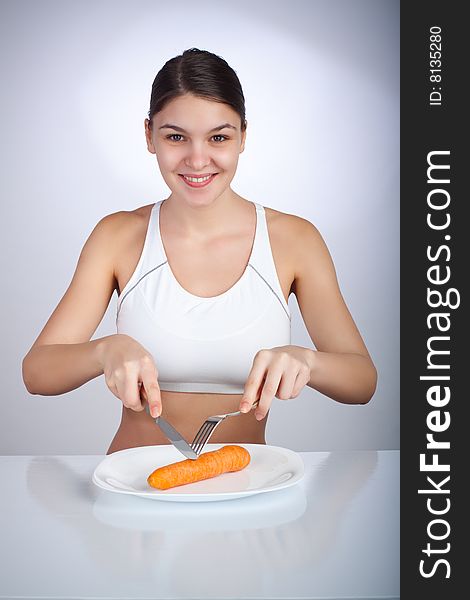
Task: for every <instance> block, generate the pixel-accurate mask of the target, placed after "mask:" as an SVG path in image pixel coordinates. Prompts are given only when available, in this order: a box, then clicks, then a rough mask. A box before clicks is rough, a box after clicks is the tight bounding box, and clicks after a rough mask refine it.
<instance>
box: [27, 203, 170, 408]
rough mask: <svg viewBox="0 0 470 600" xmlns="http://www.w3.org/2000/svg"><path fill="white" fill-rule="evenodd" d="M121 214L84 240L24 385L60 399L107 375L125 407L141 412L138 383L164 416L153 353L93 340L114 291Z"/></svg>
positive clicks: (113, 340)
mask: <svg viewBox="0 0 470 600" xmlns="http://www.w3.org/2000/svg"><path fill="white" fill-rule="evenodd" d="M128 223H129V221H128V220H126V217H125V215H123V213H115V214H113V215H108V216H107V217H105V218H104V219H102V220H101V221H100V222H99V223H98V224H97V226H96V227H95V229H94V230H93V232H92V233H91V235H90V237H89V238H88V240H87V241H86V243H85V245H84V247H83V250H82V252H81V254H80V258H79V261H78V264H77V268H76V271H75V273H74V276H73V278H72V281H71V283H70V286H69V287H68V289H67V291H66V293H65V294H64V296H63V298H62V299H61V301H60V302H59V304H58V306H57V307H56V309H55V310H54V312H53V313H52V315H51V317H50V318H49V320H48V321H47V323H46V325H45V326H44V328H43V330H42V331H41V333H40V335H39V336H38V338H37V339H36V341H35V342H34V344H33V346H32V347H31V349H30V350H29V352H28V354H27V355H26V356H25V357H24V359H23V380H24V383H25V386H26V388H27V390H28V391H29V392H30V393H31V394H41V395H43V396H48V395H58V394H63V393H65V392H69V391H70V390H73V389H75V388H78V387H80V386H81V385H83V384H84V383H86V382H87V381H89V380H90V379H93V378H95V377H97V376H99V375H102V374H104V375H105V378H106V384H107V385H108V387H109V389H110V390H111V391H112V392H113V394H114V395H115V396H116V397H117V398H119V399H120V400H121V401H122V402H123V404H124V406H126V407H128V408H132V409H134V410H137V411H139V410H143V408H144V407H143V405H142V402H141V394H140V389H139V382H142V384H143V385H144V390H145V391H146V392H147V397H148V401H149V405H150V407H151V410H152V414H155V410H156V411H157V414H160V412H161V399H160V390H159V387H158V382H157V375H158V374H157V370H156V367H155V365H154V363H153V359H152V357H151V356H150V355H149V353H148V352H147V351H146V350H145V349H144V348H143V347H142V346H141V345H140V344H139V343H138V342H137V341H136V340H134V339H132V338H130V337H129V336H127V335H118V334H115V335H110V336H106V337H102V338H99V339H96V340H92V341H90V338H91V336H92V335H93V333H94V332H95V331H96V328H97V327H98V325H99V323H100V322H101V320H102V318H103V315H104V313H105V312H106V309H107V307H108V304H109V301H110V299H111V296H112V294H113V292H114V290H115V289H116V285H117V284H116V277H115V265H116V255H117V248H118V247H119V244H118V243H117V240H118V239H119V232H120V231H121V229H122V228H123V227H126V224H127V225H128Z"/></svg>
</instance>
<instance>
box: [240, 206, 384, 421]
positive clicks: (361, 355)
mask: <svg viewBox="0 0 470 600" xmlns="http://www.w3.org/2000/svg"><path fill="white" fill-rule="evenodd" d="M282 232H283V233H282V244H283V246H284V248H285V254H286V255H288V257H289V259H288V261H287V262H288V263H289V264H291V265H292V269H291V272H292V273H293V283H292V286H291V291H293V292H294V293H295V295H296V297H297V301H298V304H299V307H300V311H301V313H302V317H303V319H304V322H305V325H306V327H307V330H308V332H309V334H310V337H311V339H312V342H313V344H314V345H315V347H316V349H315V350H314V349H313V348H304V347H301V346H294V345H289V346H280V347H276V348H266V349H262V350H260V351H259V352H258V353H257V354H256V356H255V358H254V360H253V366H252V368H251V371H250V373H249V375H248V377H247V381H246V384H245V389H244V393H243V397H242V399H241V401H240V410H241V411H242V412H248V411H249V410H251V407H252V405H253V403H254V402H255V401H256V400H258V399H259V406H258V407H257V409H256V411H255V416H256V418H257V419H263V418H264V417H265V416H266V414H267V413H268V411H269V407H270V405H271V403H272V400H273V398H274V397H277V398H279V399H280V400H288V399H290V398H296V397H297V396H298V395H299V394H300V392H301V390H302V389H303V388H304V386H306V385H308V386H310V387H311V388H314V389H315V390H318V391H319V392H321V393H322V394H325V395H326V396H329V397H330V398H332V399H333V400H336V401H337V402H343V403H346V404H365V403H367V402H368V401H369V400H370V399H371V397H372V396H373V394H374V391H375V387H376V383H377V372H376V370H375V367H374V364H373V362H372V360H371V358H370V356H369V353H368V351H367V348H366V346H365V344H364V342H363V340H362V338H361V335H360V333H359V331H358V329H357V327H356V325H355V323H354V321H353V319H352V317H351V314H350V313H349V310H348V308H347V306H346V304H345V302H344V300H343V297H342V295H341V292H340V290H339V286H338V281H337V279H336V273H335V269H334V266H333V261H332V260H331V257H330V254H329V252H328V249H327V247H326V244H325V242H324V241H323V239H322V237H321V236H320V234H319V232H318V231H317V229H316V228H315V227H314V226H313V225H312V224H311V223H310V222H309V221H307V220H306V219H302V218H300V217H295V216H292V215H289V216H287V218H286V220H285V221H284V223H283V229H282Z"/></svg>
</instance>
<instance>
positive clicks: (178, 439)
mask: <svg viewBox="0 0 470 600" xmlns="http://www.w3.org/2000/svg"><path fill="white" fill-rule="evenodd" d="M145 408H146V410H147V412H148V414H149V415H150V408H149V405H148V404H147V406H146V407H145ZM150 416H151V415H150ZM152 419H153V417H152ZM155 423H156V424H157V425H158V426H159V427H160V429H161V430H162V431H163V433H164V434H165V437H167V438H168V439H169V440H170V442H171V443H172V444H173V446H174V447H175V448H176V449H177V450H179V451H180V452H181V454H183V455H184V456H185V457H186V458H190V459H191V460H196V459H197V458H198V455H197V454H196V453H195V452H194V450H193V449H192V448H191V446H190V445H189V444H188V442H187V441H186V440H185V439H184V437H183V436H182V435H181V434H180V433H178V432H177V431H176V429H175V428H174V427H173V425H170V423H168V421H165V419H164V418H163V417H157V418H156V419H155Z"/></svg>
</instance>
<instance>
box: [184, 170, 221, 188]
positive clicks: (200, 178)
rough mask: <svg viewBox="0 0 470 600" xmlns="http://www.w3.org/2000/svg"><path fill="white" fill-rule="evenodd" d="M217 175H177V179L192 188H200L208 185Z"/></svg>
mask: <svg viewBox="0 0 470 600" xmlns="http://www.w3.org/2000/svg"><path fill="white" fill-rule="evenodd" d="M216 175H217V173H206V174H205V175H182V174H179V177H181V179H182V180H183V181H184V182H185V183H186V184H187V185H189V187H192V188H201V187H206V185H209V183H211V181H212V180H213V179H215V176H216Z"/></svg>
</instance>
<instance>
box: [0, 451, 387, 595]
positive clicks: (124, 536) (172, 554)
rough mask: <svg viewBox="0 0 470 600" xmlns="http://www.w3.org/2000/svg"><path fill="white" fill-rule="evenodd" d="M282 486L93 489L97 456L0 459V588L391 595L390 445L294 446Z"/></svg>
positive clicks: (15, 591)
mask: <svg viewBox="0 0 470 600" xmlns="http://www.w3.org/2000/svg"><path fill="white" fill-rule="evenodd" d="M299 455H300V456H301V457H302V459H303V461H304V465H305V476H304V478H303V479H302V480H301V481H300V482H299V483H298V484H296V485H295V486H292V487H291V488H288V489H285V490H279V491H276V492H269V493H264V494H259V495H256V496H251V497H248V498H242V499H237V500H228V501H223V502H204V503H179V502H161V501H156V500H149V499H145V498H140V497H135V496H125V495H121V494H115V493H111V492H107V491H105V490H101V489H99V488H97V487H96V486H95V485H94V484H93V483H92V481H91V477H92V474H93V471H94V469H95V467H96V466H97V465H98V464H99V463H100V462H101V460H103V458H104V457H103V456H3V457H0V481H1V482H2V493H1V494H0V531H1V534H0V557H1V560H0V598H3V599H4V598H15V599H20V598H36V599H37V598H49V599H52V598H54V599H59V598H60V599H61V600H64V599H72V598H94V599H98V598H106V599H111V598H115V599H127V598H133V599H144V598H145V599H150V598H154V599H163V598H165V599H173V598H175V599H176V598H178V599H199V598H201V599H217V600H225V599H228V598H231V599H243V598H247V599H248V598H249V599H261V598H269V599H276V600H280V599H285V598H296V599H307V598H308V599H317V598H322V599H324V598H328V599H329V600H331V599H334V598H343V599H344V598H354V599H355V600H358V599H361V598H362V599H365V598H367V599H372V598H373V599H378V598H387V599H390V598H398V597H399V452H398V451H391V450H390V451H389V450H387V451H377V452H376V451H350V452H342V451H341V452H299Z"/></svg>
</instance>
